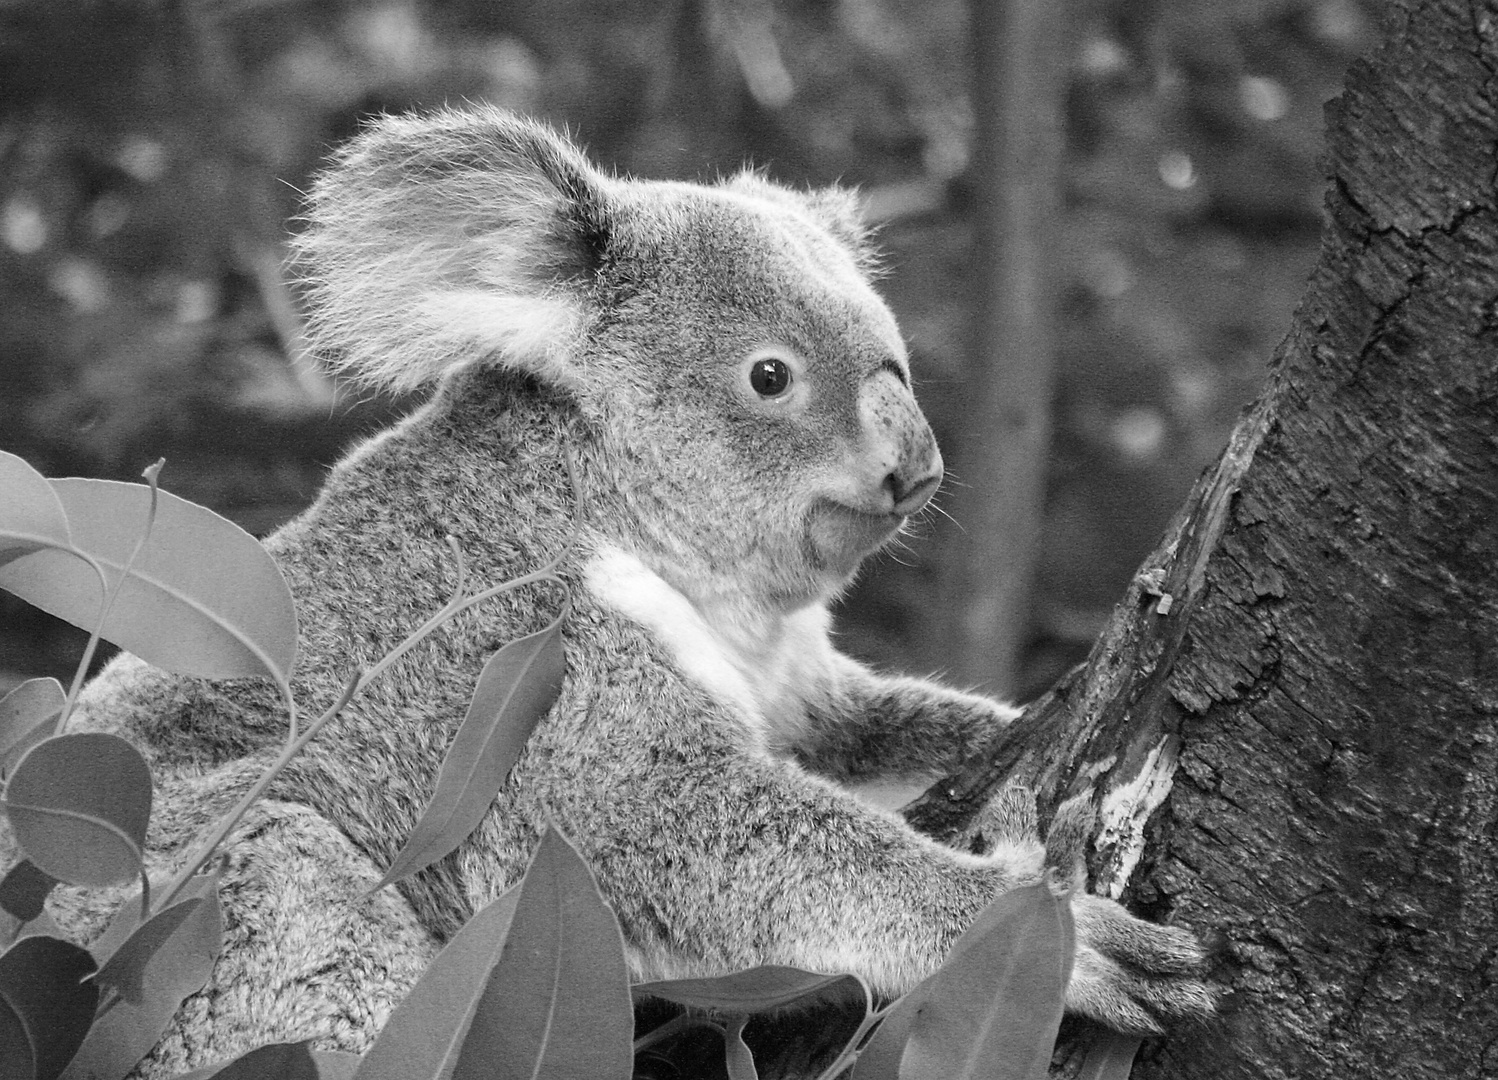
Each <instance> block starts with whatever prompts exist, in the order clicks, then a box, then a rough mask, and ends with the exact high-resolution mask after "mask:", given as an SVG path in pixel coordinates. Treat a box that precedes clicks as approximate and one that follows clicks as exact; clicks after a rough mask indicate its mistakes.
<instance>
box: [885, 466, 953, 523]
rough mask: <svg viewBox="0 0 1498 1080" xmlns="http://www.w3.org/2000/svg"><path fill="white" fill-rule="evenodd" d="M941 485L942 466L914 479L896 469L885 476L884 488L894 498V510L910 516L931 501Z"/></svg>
mask: <svg viewBox="0 0 1498 1080" xmlns="http://www.w3.org/2000/svg"><path fill="white" fill-rule="evenodd" d="M939 487H941V468H940V467H938V468H937V470H936V471H935V472H933V473H926V474H925V475H924V476H918V477H916V478H914V479H912V478H911V477H908V476H906V475H904V474H903V473H901V472H900V471H898V470H896V471H895V472H892V473H890V474H889V475H888V476H886V477H885V478H884V488H885V490H886V491H888V492H889V493H890V495H891V497H892V498H893V499H894V502H895V505H894V512H895V513H896V514H899V515H900V516H901V517H909V516H910V515H911V514H913V513H915V512H916V511H917V510H919V509H920V508H921V507H923V506H925V505H926V504H927V503H928V502H930V501H931V496H933V495H935V494H936V489H937V488H939Z"/></svg>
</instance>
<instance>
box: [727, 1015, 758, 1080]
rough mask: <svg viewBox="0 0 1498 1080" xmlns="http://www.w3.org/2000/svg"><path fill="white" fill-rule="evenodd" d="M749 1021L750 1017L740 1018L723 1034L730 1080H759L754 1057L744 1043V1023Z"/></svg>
mask: <svg viewBox="0 0 1498 1080" xmlns="http://www.w3.org/2000/svg"><path fill="white" fill-rule="evenodd" d="M747 1020H748V1017H740V1018H739V1019H738V1021H737V1022H736V1023H734V1024H732V1025H731V1026H730V1027H729V1028H728V1030H726V1031H724V1032H723V1064H724V1066H725V1067H726V1068H727V1070H728V1080H759V1070H758V1069H757V1068H756V1067H755V1065H754V1055H753V1054H752V1053H751V1052H750V1050H749V1047H748V1046H747V1045H746V1044H745V1042H744V1023H745V1022H746V1021H747Z"/></svg>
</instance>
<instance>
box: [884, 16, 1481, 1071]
mask: <svg viewBox="0 0 1498 1080" xmlns="http://www.w3.org/2000/svg"><path fill="white" fill-rule="evenodd" d="M1328 125H1329V136H1328V138H1329V151H1330V153H1329V168H1330V171H1331V184H1330V188H1329V191H1328V195H1327V217H1328V221H1327V226H1326V230H1325V234H1324V236H1323V242H1322V251H1321V257H1320V262H1319V264H1318V266H1317V269H1316V271H1315V273H1314V275H1313V277H1312V279H1311V282H1310V284H1309V287H1308V289H1307V292H1306V295H1305V298H1304V299H1303V301H1302V303H1301V306H1300V308H1299V310H1298V312H1297V313H1296V316H1295V320H1294V324H1293V326H1292V328H1291V330H1290V333H1289V335H1288V336H1287V338H1286V339H1285V341H1284V343H1283V344H1282V345H1281V347H1280V349H1279V350H1278V351H1277V353H1276V355H1275V357H1274V360H1273V364H1272V369H1271V380H1270V385H1269V387H1268V389H1267V390H1266V393H1265V396H1264V397H1263V398H1262V399H1261V401H1260V402H1259V403H1258V404H1257V405H1256V406H1255V407H1254V409H1253V410H1252V412H1250V413H1249V414H1248V415H1247V416H1245V418H1244V419H1243V421H1242V422H1241V423H1240V425H1239V427H1238V430H1237V431H1236V432H1235V434H1234V436H1233V439H1232V443H1231V445H1230V446H1229V447H1228V449H1227V451H1226V452H1225V453H1224V456H1223V458H1222V459H1221V460H1220V461H1219V462H1218V464H1217V466H1216V467H1215V468H1214V469H1213V470H1211V471H1209V473H1208V474H1207V475H1205V476H1204V477H1203V478H1202V481H1201V482H1200V483H1199V484H1198V486H1197V489H1196V490H1195V491H1194V492H1193V494H1192V496H1191V498H1190V500H1189V501H1188V503H1187V506H1186V507H1185V508H1184V509H1183V511H1182V514H1181V516H1180V517H1179V518H1178V520H1177V521H1176V523H1175V524H1174V525H1173V526H1172V527H1171V529H1170V531H1169V533H1168V534H1167V539H1166V541H1165V543H1164V544H1162V546H1161V548H1160V550H1159V551H1158V552H1157V553H1156V554H1155V555H1154V556H1153V557H1152V558H1151V559H1150V560H1149V561H1148V562H1147V563H1146V566H1145V568H1144V569H1143V570H1142V571H1141V573H1140V575H1139V578H1138V579H1137V580H1136V581H1135V583H1134V585H1133V586H1132V587H1131V589H1130V590H1129V593H1128V595H1127V596H1126V597H1125V599H1124V602H1123V603H1122V604H1121V605H1120V608H1119V610H1118V612H1117V614H1116V616H1115V618H1114V620H1113V623H1112V625H1111V626H1110V627H1109V629H1108V630H1107V632H1106V633H1105V634H1104V636H1103V638H1102V640H1100V641H1099V642H1098V644H1097V646H1096V648H1095V649H1094V651H1093V654H1092V656H1091V658H1090V659H1089V661H1088V663H1087V665H1085V667H1084V668H1083V669H1081V670H1080V671H1078V672H1077V673H1075V674H1074V675H1073V676H1071V677H1069V679H1068V680H1067V681H1066V682H1065V683H1063V684H1062V685H1061V686H1058V687H1057V688H1056V689H1055V690H1053V691H1052V692H1051V693H1050V694H1048V695H1047V696H1046V697H1045V698H1043V699H1042V700H1041V701H1039V702H1037V703H1036V705H1035V706H1033V707H1032V708H1031V709H1030V710H1029V711H1028V712H1027V714H1026V716H1025V718H1024V719H1023V720H1022V721H1021V725H1022V727H1021V729H1020V730H1021V731H1022V733H1023V734H1024V735H1025V739H1021V740H1016V741H1015V742H1012V743H1011V744H1010V745H1009V746H1007V747H1003V748H1000V751H999V756H998V757H997V758H996V759H995V762H994V763H993V766H994V767H991V768H988V769H986V770H975V771H974V772H973V773H972V774H970V775H966V776H963V777H960V778H957V779H955V780H953V781H952V782H951V783H950V785H948V786H947V788H946V790H945V792H944V794H946V795H948V796H950V797H949V798H946V799H939V798H937V797H935V796H934V795H933V796H930V797H928V798H926V799H924V800H923V801H922V803H921V804H920V805H919V806H918V807H916V808H915V809H914V811H913V813H912V816H913V818H914V819H915V820H917V821H918V822H919V823H921V824H922V825H923V826H925V827H927V828H929V829H931V830H932V831H933V832H935V833H937V834H938V835H942V836H946V837H954V836H960V834H961V830H962V829H963V827H964V826H965V825H966V823H968V822H970V821H971V820H972V817H973V814H974V811H975V808H977V807H978V806H980V805H981V801H982V799H983V798H984V796H985V794H986V793H987V792H988V791H989V790H990V789H991V787H992V785H993V783H994V782H995V781H996V780H997V779H999V778H1001V777H1002V776H1003V775H1004V774H1005V773H1008V772H1009V771H1011V770H1014V771H1017V773H1018V774H1019V775H1021V776H1025V777H1029V778H1030V779H1031V780H1032V781H1033V782H1034V783H1036V785H1037V787H1038V788H1039V789H1040V790H1041V792H1042V796H1043V798H1042V802H1043V805H1049V806H1054V805H1055V803H1056V802H1057V801H1058V800H1059V799H1060V798H1063V797H1065V796H1067V795H1068V794H1072V793H1075V792H1079V791H1085V790H1088V789H1089V788H1090V789H1091V790H1092V791H1093V795H1094V799H1095V802H1096V803H1097V805H1099V807H1100V808H1101V809H1102V811H1103V817H1104V822H1103V824H1104V831H1103V832H1102V834H1101V835H1100V836H1099V841H1098V846H1097V849H1096V851H1095V856H1096V857H1095V860H1094V866H1093V870H1094V877H1095V881H1096V882H1100V883H1101V884H1102V885H1103V886H1104V887H1108V886H1109V885H1110V884H1112V883H1114V882H1117V881H1120V880H1122V878H1123V877H1125V876H1127V874H1128V871H1129V868H1130V867H1131V866H1132V864H1133V861H1134V860H1135V859H1136V858H1137V857H1138V855H1139V852H1140V843H1141V841H1143V840H1147V841H1148V844H1147V846H1146V848H1145V850H1144V859H1143V861H1142V862H1140V863H1139V869H1138V871H1137V872H1136V873H1135V875H1134V880H1133V882H1132V883H1131V889H1132V890H1133V893H1134V896H1135V898H1136V899H1138V900H1140V901H1141V902H1142V906H1143V907H1144V908H1145V909H1146V910H1148V911H1150V912H1151V913H1153V914H1155V915H1158V916H1160V917H1169V918H1170V919H1172V920H1173V921H1178V922H1181V923H1183V924H1186V925H1189V926H1192V927H1194V928H1196V929H1198V930H1200V931H1203V932H1205V933H1208V934H1209V935H1212V936H1217V937H1220V939H1221V942H1222V947H1221V950H1220V962H1219V965H1218V968H1219V970H1218V972H1217V974H1218V976H1219V977H1220V978H1221V979H1222V981H1223V982H1224V983H1225V984H1226V985H1227V986H1229V987H1230V988H1231V989H1232V990H1233V996H1232V999H1231V1000H1230V1001H1229V1003H1228V1005H1227V1009H1226V1015H1225V1016H1224V1018H1223V1020H1222V1021H1221V1022H1220V1024H1219V1025H1217V1026H1215V1027H1213V1028H1209V1029H1207V1030H1203V1031H1201V1032H1195V1033H1193V1032H1183V1033H1179V1034H1177V1035H1176V1036H1175V1037H1173V1038H1171V1039H1170V1040H1168V1041H1167V1042H1166V1043H1165V1044H1164V1045H1163V1047H1160V1048H1158V1049H1156V1050H1155V1052H1154V1053H1153V1054H1152V1055H1151V1054H1149V1053H1146V1055H1144V1057H1145V1058H1146V1059H1147V1061H1145V1062H1144V1063H1142V1064H1140V1065H1139V1066H1137V1067H1136V1069H1135V1076H1136V1077H1137V1076H1148V1077H1190V1078H1205V1077H1213V1078H1218V1077H1221V1078H1228V1080H1232V1078H1238V1077H1243V1078H1247V1077H1253V1078H1256V1080H1257V1078H1281V1077H1283V1078H1295V1080H1316V1078H1322V1077H1326V1078H1331V1077H1336V1078H1338V1080H1347V1078H1362V1077H1368V1078H1372V1077H1378V1078H1380V1080H1383V1078H1385V1077H1400V1078H1401V1080H1404V1078H1412V1077H1416V1078H1418V1077H1431V1078H1436V1077H1439V1078H1441V1080H1453V1078H1464V1077H1470V1078H1474V1080H1476V1078H1479V1077H1486V1078H1491V1077H1498V965H1495V956H1498V207H1495V194H1498V3H1495V2H1494V0H1488V2H1486V3H1476V2H1474V3H1467V2H1457V0H1444V2H1424V3H1421V2H1416V0H1404V2H1400V3H1397V4H1394V5H1392V6H1391V10H1390V13H1389V19H1388V39H1387V41H1386V42H1385V43H1384V45H1383V46H1382V47H1381V48H1380V49H1379V50H1378V51H1377V52H1375V53H1374V54H1373V55H1372V56H1370V57H1369V58H1368V59H1367V60H1365V61H1363V62H1360V63H1359V64H1357V65H1356V66H1355V67H1354V68H1353V69H1352V71H1351V72H1350V73H1349V76H1348V83H1347V89H1346V92H1345V94H1344V95H1343V97H1342V98H1341V99H1340V100H1338V101H1336V102H1334V103H1332V104H1331V105H1330V106H1329V107H1328ZM1166 597H1168V598H1169V599H1168V601H1166ZM1162 610H1163V611H1164V612H1165V613H1162ZM1022 744H1023V745H1022ZM1025 745H1028V746H1032V747H1036V748H1037V749H1038V750H1039V753H1036V752H1034V751H1030V750H1026V749H1025V748H1024V747H1025ZM1171 752H1174V753H1175V755H1176V757H1177V764H1176V768H1175V770H1174V777H1173V780H1171V779H1170V778H1169V777H1167V776H1165V769H1166V764H1167V758H1168V757H1169V755H1170V753H1171ZM1042 754H1043V755H1044V758H1042V756H1041V755H1042ZM1166 784H1168V785H1169V793H1168V797H1166V796H1165V792H1164V791H1163V790H1162V786H1163V785H1166ZM1157 807H1158V809H1157Z"/></svg>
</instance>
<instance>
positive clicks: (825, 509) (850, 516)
mask: <svg viewBox="0 0 1498 1080" xmlns="http://www.w3.org/2000/svg"><path fill="white" fill-rule="evenodd" d="M904 524H905V515H903V514H894V513H889V512H887V511H886V512H870V511H868V510H862V509H859V508H858V507H856V506H849V505H848V504H847V503H841V502H836V501H834V500H832V499H822V500H819V501H818V502H817V503H816V505H815V506H813V507H812V511H811V519H810V522H809V523H808V527H807V531H808V534H809V538H810V540H811V546H812V548H813V550H814V551H815V552H816V555H817V558H818V561H819V562H820V563H821V564H822V565H824V566H825V567H826V568H827V569H828V570H830V571H832V572H833V573H836V574H838V575H839V576H846V575H848V574H851V573H852V572H853V571H854V570H855V569H856V568H857V566H858V563H859V561H860V560H862V559H863V557H864V556H865V555H868V554H870V553H871V552H873V551H876V550H877V549H879V548H880V547H883V546H884V544H885V543H887V542H888V541H889V539H890V537H892V536H894V535H895V533H897V532H899V531H900V526H902V525H904Z"/></svg>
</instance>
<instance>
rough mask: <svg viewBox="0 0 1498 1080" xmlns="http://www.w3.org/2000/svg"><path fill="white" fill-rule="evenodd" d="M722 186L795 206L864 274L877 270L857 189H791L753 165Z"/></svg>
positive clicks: (871, 238)
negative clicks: (840, 246)
mask: <svg viewBox="0 0 1498 1080" xmlns="http://www.w3.org/2000/svg"><path fill="white" fill-rule="evenodd" d="M725 186H727V187H728V188H729V189H731V190H733V191H738V192H742V193H743V194H746V195H754V196H757V197H759V198H761V199H768V200H770V201H772V202H776V203H779V204H781V205H783V206H793V207H795V208H796V209H797V210H800V211H801V212H802V213H804V214H806V215H807V216H808V217H809V218H811V220H812V221H814V222H816V223H817V224H818V225H820V226H821V227H822V228H824V229H826V230H827V231H828V232H829V233H831V234H832V235H833V236H834V237H836V238H837V239H838V240H840V241H842V243H843V246H845V247H846V248H847V249H848V251H849V253H850V254H851V255H852V256H853V261H854V262H855V263H857V264H858V268H859V269H860V270H862V271H863V272H864V273H866V274H875V273H877V272H878V268H879V254H878V252H877V251H876V250H875V248H874V241H873V230H871V229H870V228H869V226H868V225H867V224H866V223H865V222H864V220H863V213H862V210H861V209H860V207H859V205H858V194H857V192H855V191H851V190H849V189H848V188H844V187H827V188H817V189H815V190H813V191H804V192H803V191H792V190H791V189H790V188H787V187H782V186H781V185H780V184H777V183H774V182H773V181H770V180H766V179H765V178H764V176H762V175H761V174H760V173H758V172H756V171H755V170H753V169H744V170H743V171H742V172H739V173H738V174H736V175H735V176H733V177H731V178H730V179H729V180H728V181H727V182H726V185H725Z"/></svg>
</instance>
